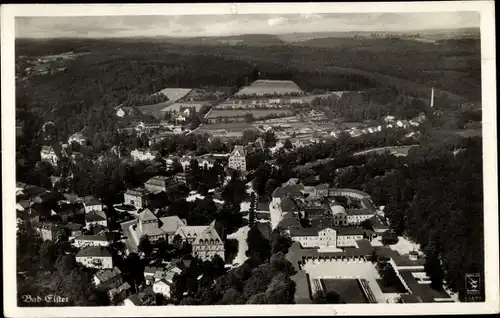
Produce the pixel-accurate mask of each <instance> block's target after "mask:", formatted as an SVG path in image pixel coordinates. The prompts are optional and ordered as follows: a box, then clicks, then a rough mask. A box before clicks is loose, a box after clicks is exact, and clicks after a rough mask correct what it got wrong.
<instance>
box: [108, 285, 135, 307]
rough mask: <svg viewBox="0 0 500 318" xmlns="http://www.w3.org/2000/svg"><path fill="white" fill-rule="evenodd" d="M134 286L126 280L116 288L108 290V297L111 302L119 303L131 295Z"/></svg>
mask: <svg viewBox="0 0 500 318" xmlns="http://www.w3.org/2000/svg"><path fill="white" fill-rule="evenodd" d="M131 289H132V286H130V284H129V283H127V282H125V283H123V284H121V285H120V286H118V287H116V288H112V289H110V290H108V293H107V294H108V298H109V301H110V302H111V303H113V304H114V303H118V302H120V301H122V300H123V299H125V298H127V297H128V296H130V294H131V293H132V292H131Z"/></svg>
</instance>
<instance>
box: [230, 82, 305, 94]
mask: <svg viewBox="0 0 500 318" xmlns="http://www.w3.org/2000/svg"><path fill="white" fill-rule="evenodd" d="M292 93H293V94H303V93H304V92H303V91H302V89H300V87H299V86H297V84H295V83H294V82H292V81H277V80H257V81H255V82H253V83H252V84H250V85H248V86H245V87H243V88H242V89H240V90H239V91H238V92H236V93H235V94H234V95H235V96H241V95H253V94H255V95H257V96H263V95H266V94H276V95H280V94H292Z"/></svg>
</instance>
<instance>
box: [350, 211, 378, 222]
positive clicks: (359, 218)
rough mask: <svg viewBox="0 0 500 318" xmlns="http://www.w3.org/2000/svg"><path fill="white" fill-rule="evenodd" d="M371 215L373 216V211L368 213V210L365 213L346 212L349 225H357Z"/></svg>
mask: <svg viewBox="0 0 500 318" xmlns="http://www.w3.org/2000/svg"><path fill="white" fill-rule="evenodd" d="M371 217H373V213H369V212H368V211H367V214H347V223H348V224H350V225H357V224H360V223H361V222H363V221H364V220H368V219H370V218H371Z"/></svg>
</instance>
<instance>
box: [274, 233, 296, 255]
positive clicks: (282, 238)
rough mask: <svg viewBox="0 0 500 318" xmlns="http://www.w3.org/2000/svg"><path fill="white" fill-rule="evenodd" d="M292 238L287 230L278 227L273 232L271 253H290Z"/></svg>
mask: <svg viewBox="0 0 500 318" xmlns="http://www.w3.org/2000/svg"><path fill="white" fill-rule="evenodd" d="M292 243H293V242H292V239H291V237H290V235H288V233H287V232H285V231H284V230H283V229H281V228H279V227H277V228H275V229H274V230H273V231H272V232H271V253H272V254H276V253H279V252H281V253H284V254H286V253H288V248H290V246H292Z"/></svg>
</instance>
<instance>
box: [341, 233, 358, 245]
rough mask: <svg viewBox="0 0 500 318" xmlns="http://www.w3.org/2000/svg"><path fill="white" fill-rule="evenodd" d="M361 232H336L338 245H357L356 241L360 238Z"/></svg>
mask: <svg viewBox="0 0 500 318" xmlns="http://www.w3.org/2000/svg"><path fill="white" fill-rule="evenodd" d="M362 239H363V234H347V235H344V234H337V246H338V247H352V246H354V247H355V246H357V244H356V241H358V240H362Z"/></svg>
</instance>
